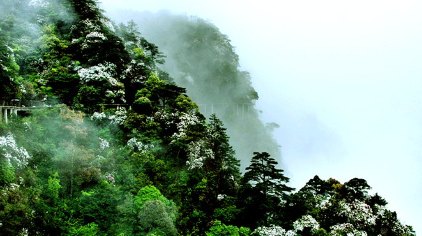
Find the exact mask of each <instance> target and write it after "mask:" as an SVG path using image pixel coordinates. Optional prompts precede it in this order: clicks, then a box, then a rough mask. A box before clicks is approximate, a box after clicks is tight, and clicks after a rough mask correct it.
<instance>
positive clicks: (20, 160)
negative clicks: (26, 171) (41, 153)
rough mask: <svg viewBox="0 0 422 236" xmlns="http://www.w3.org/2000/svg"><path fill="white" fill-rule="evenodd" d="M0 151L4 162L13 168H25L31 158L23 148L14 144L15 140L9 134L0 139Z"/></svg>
mask: <svg viewBox="0 0 422 236" xmlns="http://www.w3.org/2000/svg"><path fill="white" fill-rule="evenodd" d="M0 150H1V151H2V153H1V154H2V156H3V157H4V158H6V161H7V162H8V163H9V164H11V165H13V166H15V167H24V166H26V165H27V164H28V160H29V159H30V158H31V156H30V155H29V153H28V151H27V150H26V149H25V148H23V147H19V146H18V145H17V144H16V140H15V138H14V137H13V135H12V134H11V133H9V134H7V135H6V136H1V137H0Z"/></svg>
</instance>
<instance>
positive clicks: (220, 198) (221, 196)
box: [217, 194, 227, 201]
mask: <svg viewBox="0 0 422 236" xmlns="http://www.w3.org/2000/svg"><path fill="white" fill-rule="evenodd" d="M226 197H227V195H226V194H218V195H217V200H218V201H221V200H223V199H224V198H226Z"/></svg>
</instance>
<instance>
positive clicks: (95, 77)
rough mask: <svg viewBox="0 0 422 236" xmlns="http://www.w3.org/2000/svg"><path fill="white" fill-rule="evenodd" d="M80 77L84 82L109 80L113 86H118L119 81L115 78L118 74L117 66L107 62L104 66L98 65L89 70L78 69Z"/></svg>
mask: <svg viewBox="0 0 422 236" xmlns="http://www.w3.org/2000/svg"><path fill="white" fill-rule="evenodd" d="M77 70H78V75H79V77H80V78H81V80H82V81H83V82H85V83H86V82H89V81H104V80H107V81H108V82H109V83H110V84H111V85H113V84H114V85H115V84H117V83H118V82H117V80H116V79H115V78H114V76H115V74H116V65H115V64H113V63H109V62H106V63H104V64H101V63H100V64H98V65H96V66H91V67H88V68H77Z"/></svg>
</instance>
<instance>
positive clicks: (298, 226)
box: [293, 215, 319, 232]
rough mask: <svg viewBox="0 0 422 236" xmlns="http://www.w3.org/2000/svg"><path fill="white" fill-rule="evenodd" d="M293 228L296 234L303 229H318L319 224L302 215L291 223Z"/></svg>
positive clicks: (308, 216) (309, 216) (311, 218)
mask: <svg viewBox="0 0 422 236" xmlns="http://www.w3.org/2000/svg"><path fill="white" fill-rule="evenodd" d="M293 228H294V230H295V231H296V232H299V231H303V230H304V229H305V228H310V229H311V230H317V229H319V223H318V221H316V220H315V219H314V218H313V217H312V216H311V215H304V216H302V217H301V218H299V219H298V220H296V221H295V222H293Z"/></svg>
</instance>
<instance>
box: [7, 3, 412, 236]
mask: <svg viewBox="0 0 422 236" xmlns="http://www.w3.org/2000/svg"><path fill="white" fill-rule="evenodd" d="M0 6H1V8H0V9H5V7H7V8H8V9H10V11H7V12H2V13H3V14H2V16H1V18H0V31H1V32H2V33H1V34H0V72H1V73H0V82H1V86H2V87H1V97H0V99H1V104H4V105H13V104H11V103H12V100H13V101H14V102H16V101H18V100H16V99H19V101H20V103H21V104H22V105H23V106H25V107H31V106H34V107H33V108H32V109H26V113H22V114H20V115H19V116H14V117H13V119H11V120H10V122H9V123H7V124H6V123H5V122H1V123H0V232H1V234H2V235H149V236H152V235H209V236H212V235H241V236H246V235H350V234H353V235H368V234H369V235H414V232H413V231H412V228H411V227H410V226H405V225H403V224H401V223H400V222H399V220H398V219H397V215H396V213H395V212H393V211H390V210H388V209H387V208H386V205H387V202H386V200H384V199H383V198H381V197H380V196H378V195H371V194H369V193H368V190H369V188H370V187H369V185H368V184H367V183H366V181H365V180H363V179H357V178H356V179H352V180H350V181H348V182H346V183H344V184H342V183H339V182H338V181H336V180H334V179H329V180H321V179H319V178H318V177H317V176H316V177H314V178H313V179H312V180H310V181H309V182H308V183H307V184H306V185H305V186H304V187H303V188H302V189H300V190H299V191H296V192H294V191H293V190H294V189H293V188H291V187H289V186H288V181H289V179H288V178H287V177H286V176H284V174H283V170H281V169H279V166H278V164H277V162H276V160H275V159H274V158H272V157H271V156H270V154H268V153H267V152H256V153H254V154H253V156H252V159H251V163H250V165H249V167H247V168H246V172H245V173H244V174H242V173H241V171H240V167H239V166H240V163H239V160H238V159H237V158H236V156H235V152H234V149H233V148H232V146H231V145H230V143H229V136H228V135H227V133H226V128H225V127H224V125H223V122H222V121H221V120H220V119H219V118H218V117H217V116H216V115H211V116H210V117H209V118H206V117H205V116H204V115H202V114H201V113H200V112H199V108H198V106H197V104H196V103H195V102H193V101H192V100H191V99H190V97H189V96H187V95H186V90H185V89H184V88H182V87H179V86H178V85H176V84H175V83H174V82H173V81H172V79H171V78H170V76H169V75H168V74H166V73H165V72H163V71H161V70H160V69H158V66H157V64H158V63H161V62H162V60H163V57H162V55H161V53H160V52H159V50H158V48H157V47H156V46H155V45H153V44H151V43H149V42H148V41H147V40H145V39H144V38H143V37H142V36H141V34H140V32H138V31H137V27H136V25H134V24H133V23H129V24H128V25H119V26H117V25H114V24H113V23H112V22H110V21H109V20H108V19H107V18H105V17H104V16H103V14H102V11H101V9H99V8H98V6H97V5H96V2H95V1H91V0H89V1H86V0H84V1H82V0H71V1H59V0H49V1H47V0H45V1H34V0H31V1H29V0H19V1H11V0H10V1H4V2H2V3H1V4H0ZM23 13H28V14H23ZM29 13H30V14H29ZM22 14H23V15H22ZM37 19H38V20H37ZM26 23H27V24H26ZM25 24H26V25H28V24H29V25H31V26H32V27H29V28H25V27H23V25H25ZM28 42H31V43H28ZM225 43H227V42H225ZM223 74H224V73H223ZM251 154H252V153H251Z"/></svg>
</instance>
